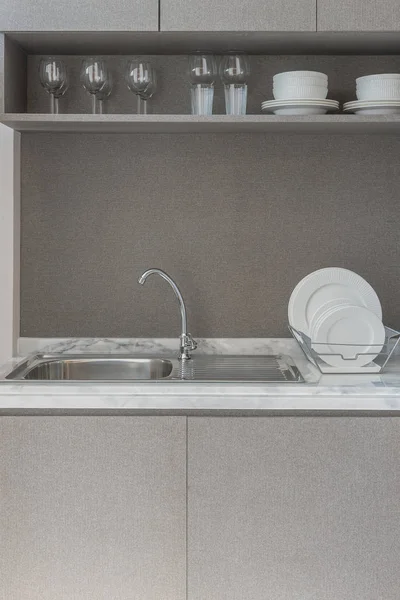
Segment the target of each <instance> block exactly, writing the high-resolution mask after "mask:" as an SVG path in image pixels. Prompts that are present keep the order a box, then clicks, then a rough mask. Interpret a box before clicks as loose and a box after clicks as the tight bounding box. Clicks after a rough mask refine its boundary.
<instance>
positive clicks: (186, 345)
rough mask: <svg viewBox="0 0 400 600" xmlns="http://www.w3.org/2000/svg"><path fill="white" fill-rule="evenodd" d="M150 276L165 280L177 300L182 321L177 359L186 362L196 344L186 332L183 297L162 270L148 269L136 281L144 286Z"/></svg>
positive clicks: (173, 282)
mask: <svg viewBox="0 0 400 600" xmlns="http://www.w3.org/2000/svg"><path fill="white" fill-rule="evenodd" d="M150 275H159V276H160V277H162V278H163V279H165V281H167V282H168V283H169V285H170V286H171V287H172V289H173V290H174V294H175V296H176V297H177V298H178V301H179V309H180V312H181V320H182V327H181V335H180V354H179V358H180V359H181V360H188V359H190V358H191V356H190V351H191V350H196V348H197V344H196V342H195V341H194V339H193V338H192V336H191V335H190V333H188V332H187V314H186V306H185V302H184V300H183V296H182V294H181V292H180V290H179V288H178V286H177V285H176V283H175V281H174V280H173V279H172V278H171V277H170V276H169V275H168V274H167V273H166V272H165V271H163V270H162V269H148V270H147V271H145V272H144V273H142V275H141V276H140V277H139V279H138V282H139V283H140V284H141V285H144V283H145V282H146V279H147V278H148V277H149V276H150Z"/></svg>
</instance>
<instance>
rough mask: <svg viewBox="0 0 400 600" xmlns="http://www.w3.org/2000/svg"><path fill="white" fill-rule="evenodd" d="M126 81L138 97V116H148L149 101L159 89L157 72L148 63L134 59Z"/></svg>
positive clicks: (130, 62)
mask: <svg viewBox="0 0 400 600" xmlns="http://www.w3.org/2000/svg"><path fill="white" fill-rule="evenodd" d="M125 80H126V83H127V86H128V88H129V89H130V90H131V92H133V93H134V94H136V96H137V112H138V114H139V115H140V114H142V115H147V101H148V100H149V98H151V97H152V96H153V94H154V92H155V91H156V89H157V77H156V71H155V69H154V68H153V67H152V66H151V64H150V63H148V62H143V61H141V60H135V59H132V60H131V61H129V63H128V67H127V70H126V75H125Z"/></svg>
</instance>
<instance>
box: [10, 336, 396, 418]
mask: <svg viewBox="0 0 400 600" xmlns="http://www.w3.org/2000/svg"><path fill="white" fill-rule="evenodd" d="M198 342H199V348H198V350H197V351H196V353H197V354H287V355H289V356H291V357H292V358H293V360H294V362H295V363H296V365H297V367H298V368H299V369H300V371H301V373H302V375H303V377H304V379H305V383H287V384H280V385H277V384H262V383H253V384H245V383H218V384H215V383H192V382H170V383H167V382H165V381H151V382H145V383H143V382H141V383H132V382H118V383H107V382H95V383H87V382H82V383H74V382H37V381H29V382H28V381H7V380H4V377H5V375H6V374H7V373H9V372H10V371H11V370H12V368H13V367H14V366H15V365H16V364H17V363H18V362H20V361H21V359H22V358H23V357H25V356H27V355H28V354H30V353H37V352H52V353H57V354H68V353H70V354H72V353H73V354H77V353H89V352H93V353H97V354H98V353H108V352H110V353H124V354H136V355H137V354H146V355H149V354H152V355H157V356H165V355H167V354H169V355H171V352H172V353H174V352H176V351H177V347H178V341H177V340H176V339H155V340H151V339H105V338H98V339H51V340H50V339H30V338H21V339H20V341H19V347H18V354H19V357H16V358H13V359H12V360H10V361H8V362H7V363H6V364H5V365H3V366H2V367H1V368H0V413H1V414H52V413H55V414H59V413H60V412H61V413H67V414H70V413H71V414H103V413H104V414H110V413H111V414H115V413H116V412H123V413H133V414H148V413H149V412H151V413H152V414H153V413H155V414H190V415H193V414H201V415H203V414H216V415H217V414H220V413H221V414H225V415H226V414H241V415H243V414H250V415H258V414H260V415H271V414H304V413H305V414H307V413H312V414H319V413H321V414H324V415H328V414H330V413H332V414H335V415H337V414H341V413H345V414H354V413H355V414H361V415H362V414H366V413H368V414H377V413H378V414H379V413H381V414H387V415H393V414H397V413H398V414H399V415H400V355H397V356H394V357H393V358H392V359H391V361H390V363H389V364H388V366H387V369H386V370H385V373H384V374H382V375H376V374H366V375H321V374H320V373H319V371H318V370H317V369H316V368H315V367H314V366H313V365H311V364H310V363H309V362H308V361H307V360H306V359H305V357H304V355H303V353H302V351H301V350H300V348H299V347H298V345H297V343H296V342H295V341H294V340H293V339H291V338H287V339H286V338H281V339H200V340H198Z"/></svg>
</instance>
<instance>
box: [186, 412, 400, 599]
mask: <svg viewBox="0 0 400 600" xmlns="http://www.w3.org/2000/svg"><path fill="white" fill-rule="evenodd" d="M188 444H189V445H188V461H189V462H188V517H189V519H188V585H189V589H188V597H189V599H190V600H204V599H205V598H207V599H209V600H243V599H244V598H248V599H251V600H294V599H300V598H301V599H302V600H321V599H323V600H338V599H339V598H340V600H398V598H399V589H400V575H399V568H398V565H399V562H400V503H399V498H400V468H399V464H400V419H398V418H373V417H368V418H349V417H347V418H311V417H309V418H300V417H294V418H291V417H283V418H280V417H275V418H190V419H189V427H188Z"/></svg>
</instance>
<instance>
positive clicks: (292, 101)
mask: <svg viewBox="0 0 400 600" xmlns="http://www.w3.org/2000/svg"><path fill="white" fill-rule="evenodd" d="M282 104H284V105H285V106H298V105H299V104H301V105H302V106H303V105H305V106H315V105H317V106H329V107H332V108H339V102H338V101H337V100H324V99H322V98H289V99H285V100H264V102H261V107H262V108H263V107H265V106H266V107H270V106H271V107H272V106H282Z"/></svg>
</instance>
